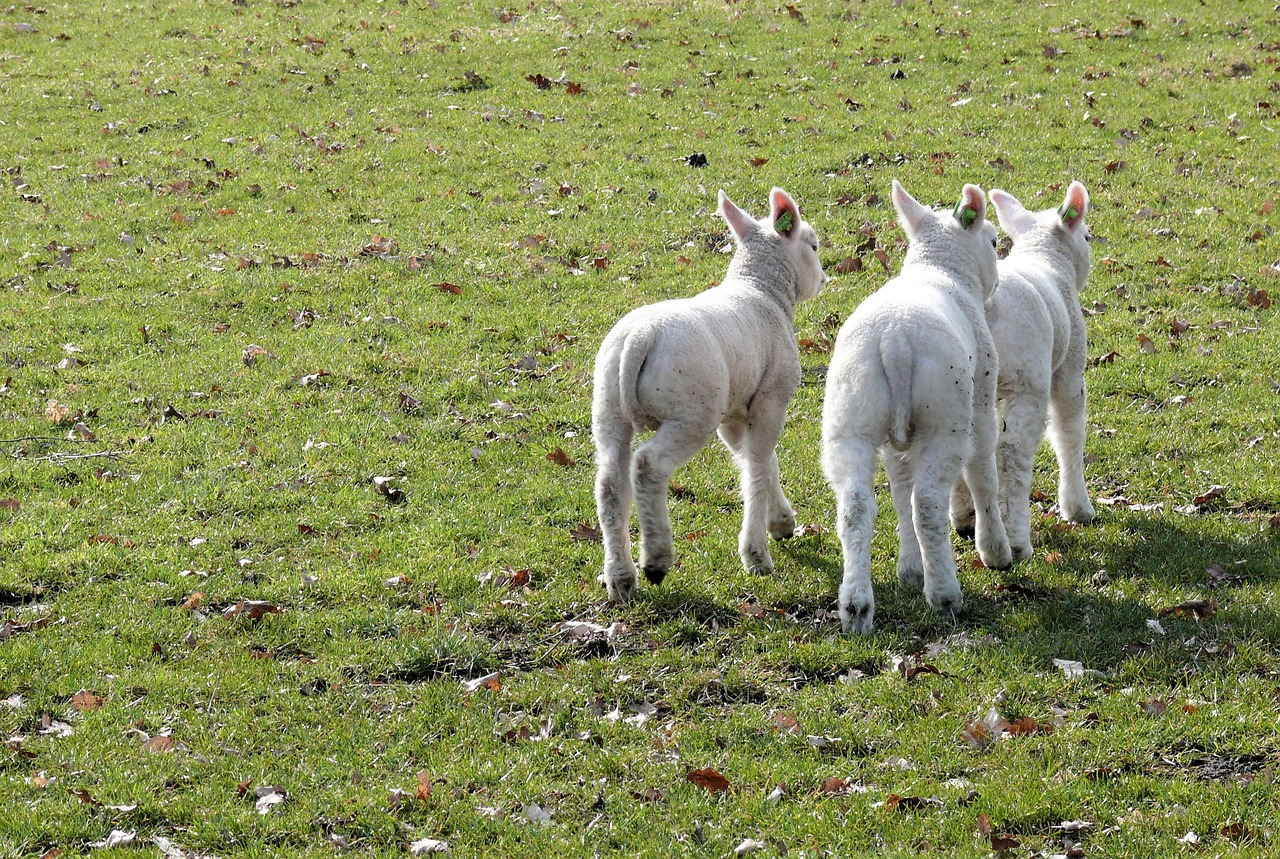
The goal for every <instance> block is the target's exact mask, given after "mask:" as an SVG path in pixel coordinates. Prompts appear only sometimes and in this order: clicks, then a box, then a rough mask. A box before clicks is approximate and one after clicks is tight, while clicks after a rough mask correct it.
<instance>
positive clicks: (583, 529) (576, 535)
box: [569, 521, 603, 543]
mask: <svg viewBox="0 0 1280 859" xmlns="http://www.w3.org/2000/svg"><path fill="white" fill-rule="evenodd" d="M569 539H571V540H574V541H576V542H579V543H599V542H600V541H601V540H602V539H603V535H602V534H601V532H600V529H599V528H597V527H596V526H595V525H593V524H591V523H590V522H587V521H582V522H579V523H578V524H577V525H576V526H574V527H573V529H572V530H570V531H569Z"/></svg>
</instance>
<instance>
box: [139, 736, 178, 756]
mask: <svg viewBox="0 0 1280 859" xmlns="http://www.w3.org/2000/svg"><path fill="white" fill-rule="evenodd" d="M174 747H175V743H174V742H173V738H172V737H166V736H164V735H157V736H154V737H151V738H150V739H148V740H147V741H146V742H144V743H143V744H142V750H143V751H144V752H151V753H152V754H161V753H163V752H171V751H173V750H174Z"/></svg>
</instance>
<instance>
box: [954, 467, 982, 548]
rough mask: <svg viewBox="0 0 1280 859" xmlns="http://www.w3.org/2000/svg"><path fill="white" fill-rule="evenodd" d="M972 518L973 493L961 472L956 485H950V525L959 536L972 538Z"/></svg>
mask: <svg viewBox="0 0 1280 859" xmlns="http://www.w3.org/2000/svg"><path fill="white" fill-rule="evenodd" d="M973 520H974V516H973V494H972V493H971V492H969V484H967V483H965V482H964V475H963V474H961V475H960V477H959V478H957V479H956V485H955V486H953V487H951V527H952V528H954V529H955V530H956V533H957V534H959V535H960V536H961V537H964V538H965V539H966V540H972V539H973V536H974V532H975V530H976V528H975V526H974V521H973Z"/></svg>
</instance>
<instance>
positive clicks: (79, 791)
mask: <svg viewBox="0 0 1280 859" xmlns="http://www.w3.org/2000/svg"><path fill="white" fill-rule="evenodd" d="M67 793H69V794H71V795H72V796H74V797H75V798H76V799H78V800H80V802H81V803H83V804H84V805H97V806H101V805H102V803H100V802H98V801H97V800H96V799H94V798H93V797H92V796H90V795H89V791H87V790H85V789H84V788H82V787H78V788H70V787H69V788H67Z"/></svg>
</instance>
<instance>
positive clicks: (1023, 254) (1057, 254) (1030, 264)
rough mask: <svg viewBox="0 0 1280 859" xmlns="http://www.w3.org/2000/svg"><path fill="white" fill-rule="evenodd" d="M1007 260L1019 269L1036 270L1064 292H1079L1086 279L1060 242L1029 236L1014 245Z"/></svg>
mask: <svg viewBox="0 0 1280 859" xmlns="http://www.w3.org/2000/svg"><path fill="white" fill-rule="evenodd" d="M1006 261H1007V262H1008V263H1009V264H1010V265H1013V266H1015V267H1017V268H1019V269H1022V270H1024V271H1025V270H1030V271H1035V272H1037V273H1038V274H1039V275H1040V276H1041V277H1042V278H1048V279H1050V280H1052V281H1053V282H1054V283H1057V284H1059V288H1060V289H1062V290H1063V291H1064V292H1065V291H1067V290H1070V291H1071V292H1078V291H1079V284H1080V283H1081V282H1082V281H1083V279H1084V278H1083V277H1082V273H1081V272H1079V271H1077V269H1076V260H1075V259H1074V258H1073V257H1072V255H1071V253H1070V251H1069V250H1068V249H1066V248H1064V247H1063V246H1062V245H1061V243H1059V242H1053V241H1045V242H1037V241H1035V240H1034V238H1033V237H1030V236H1028V237H1026V238H1024V239H1020V240H1019V242H1018V243H1017V244H1015V245H1014V246H1013V250H1011V251H1010V252H1009V256H1008V257H1006ZM1084 274H1087V272H1085V273H1084Z"/></svg>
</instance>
